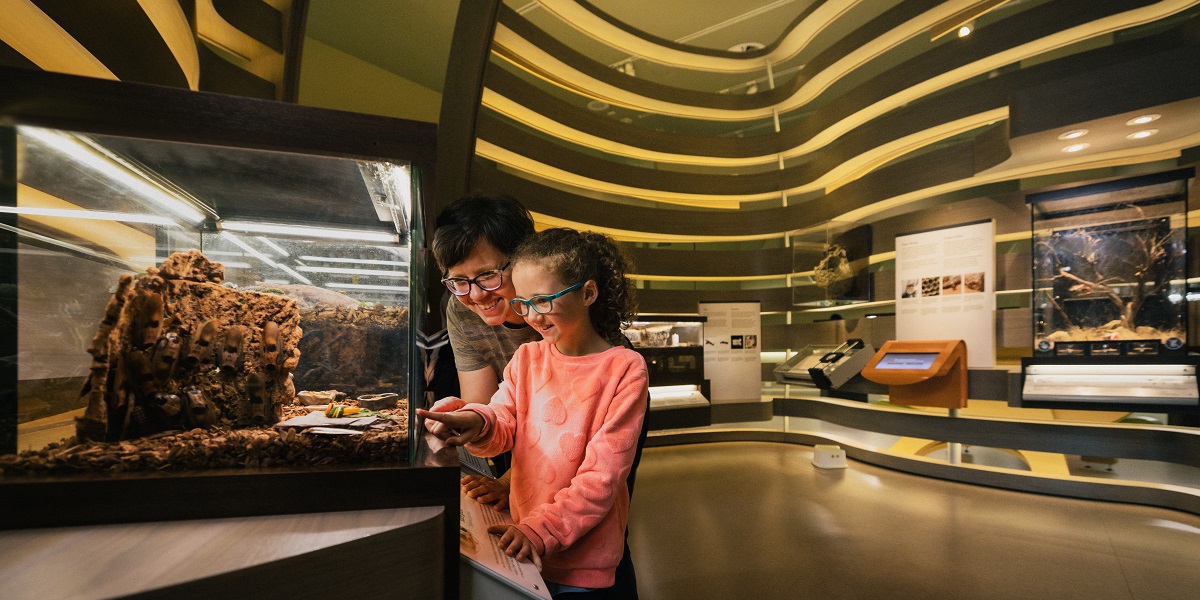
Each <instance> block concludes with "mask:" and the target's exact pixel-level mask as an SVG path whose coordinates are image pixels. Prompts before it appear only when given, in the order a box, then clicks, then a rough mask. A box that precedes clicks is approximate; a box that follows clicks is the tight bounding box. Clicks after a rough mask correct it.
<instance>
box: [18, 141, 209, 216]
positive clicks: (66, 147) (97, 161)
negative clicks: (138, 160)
mask: <svg viewBox="0 0 1200 600" xmlns="http://www.w3.org/2000/svg"><path fill="white" fill-rule="evenodd" d="M20 133H21V135H22V136H25V137H28V138H33V139H35V140H37V141H39V142H41V143H42V144H44V145H46V146H47V147H49V148H51V149H52V150H55V151H57V152H59V153H60V154H62V155H64V156H66V157H67V158H70V159H71V160H73V161H75V162H76V163H78V164H79V165H81V166H84V167H87V168H89V169H91V170H93V171H95V172H97V173H100V174H101V175H104V176H105V177H107V178H108V179H110V180H112V181H114V182H117V183H119V184H121V185H123V186H125V187H127V188H129V189H130V190H131V191H132V192H134V193H135V194H137V195H138V196H140V197H141V198H143V199H145V200H148V201H150V202H152V203H153V204H156V205H158V206H161V207H162V208H165V209H167V210H169V211H171V212H172V213H174V214H176V215H179V216H180V217H183V218H184V219H185V220H187V222H189V223H200V222H201V221H203V220H204V215H202V214H200V212H199V211H197V210H196V209H194V208H192V207H190V206H188V205H187V204H184V203H183V202H181V201H180V200H179V199H177V198H175V197H174V196H172V195H171V194H169V193H167V192H166V191H164V190H163V189H162V188H160V187H158V186H155V185H152V184H151V183H150V182H148V181H146V180H145V179H143V178H141V177H139V176H137V175H134V174H133V173H130V172H129V171H127V170H125V169H123V168H121V167H118V166H117V165H115V164H113V163H111V162H109V161H108V160H105V159H104V158H101V157H100V156H98V155H97V154H96V153H95V152H93V151H92V150H91V149H90V148H88V147H87V146H86V145H84V144H82V143H81V142H79V141H78V140H76V139H75V138H74V137H73V136H70V135H68V134H65V133H59V132H56V131H51V130H49V129H40V128H37V127H22V128H21V129H20Z"/></svg>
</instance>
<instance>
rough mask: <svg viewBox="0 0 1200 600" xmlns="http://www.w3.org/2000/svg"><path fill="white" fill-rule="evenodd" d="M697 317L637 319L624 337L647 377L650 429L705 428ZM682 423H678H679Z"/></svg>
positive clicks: (706, 403) (701, 345)
mask: <svg viewBox="0 0 1200 600" xmlns="http://www.w3.org/2000/svg"><path fill="white" fill-rule="evenodd" d="M706 320H707V319H706V318H705V317H700V316H670V315H668V316H639V317H637V319H636V320H635V321H634V322H633V323H631V324H630V325H629V327H628V328H627V329H626V330H625V337H626V338H628V339H629V341H630V343H632V344H633V348H634V350H637V351H638V353H639V354H641V355H642V356H643V357H644V358H645V359H646V369H647V371H648V372H649V375H650V410H651V415H650V416H649V417H648V419H649V421H648V423H649V426H650V427H651V428H652V429H660V428H664V427H666V426H667V425H665V424H664V423H665V421H664V420H663V418H661V417H660V415H662V414H663V413H662V411H664V409H666V410H669V411H670V415H669V416H670V419H668V420H669V421H670V422H671V423H672V426H675V427H683V426H696V425H707V424H708V420H709V418H710V417H709V413H708V406H709V400H708V398H709V396H710V394H711V392H710V389H709V380H708V379H705V377H704V322H705V321H706ZM681 419H682V420H681Z"/></svg>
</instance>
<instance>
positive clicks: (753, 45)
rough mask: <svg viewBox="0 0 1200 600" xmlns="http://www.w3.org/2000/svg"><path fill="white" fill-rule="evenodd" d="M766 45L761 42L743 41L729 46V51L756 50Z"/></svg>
mask: <svg viewBox="0 0 1200 600" xmlns="http://www.w3.org/2000/svg"><path fill="white" fill-rule="evenodd" d="M763 48H766V46H765V45H763V44H761V43H759V42H742V43H740V44H734V45H732V46H730V47H729V52H753V51H754V50H762V49H763Z"/></svg>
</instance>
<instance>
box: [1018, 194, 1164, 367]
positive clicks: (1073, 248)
mask: <svg viewBox="0 0 1200 600" xmlns="http://www.w3.org/2000/svg"><path fill="white" fill-rule="evenodd" d="M1163 179H1164V178H1163V177H1150V178H1143V179H1136V180H1132V181H1131V182H1129V183H1124V182H1114V184H1113V185H1108V186H1086V187H1083V188H1079V191H1080V192H1081V193H1078V194H1072V193H1071V191H1070V190H1067V191H1065V192H1062V193H1053V194H1041V195H1031V196H1030V204H1031V209H1032V218H1033V238H1032V241H1033V280H1034V298H1033V301H1034V311H1033V315H1034V348H1035V352H1036V353H1037V354H1039V355H1055V356H1096V357H1101V356H1110V357H1111V356H1126V355H1146V354H1159V353H1167V352H1182V351H1186V348H1187V304H1186V281H1187V274H1186V260H1185V259H1186V231H1187V189H1186V179H1169V178H1167V180H1166V181H1164V180H1163Z"/></svg>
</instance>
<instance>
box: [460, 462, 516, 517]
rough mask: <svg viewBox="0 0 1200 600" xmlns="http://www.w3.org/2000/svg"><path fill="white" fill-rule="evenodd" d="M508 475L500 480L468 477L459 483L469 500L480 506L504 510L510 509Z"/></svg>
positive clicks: (477, 476)
mask: <svg viewBox="0 0 1200 600" xmlns="http://www.w3.org/2000/svg"><path fill="white" fill-rule="evenodd" d="M508 473H512V471H511V470H510V471H509V472H508ZM508 473H505V474H504V476H503V477H501V478H499V479H492V478H490V477H480V476H479V475H467V476H465V477H463V478H462V479H461V480H460V481H459V483H461V484H462V489H463V491H464V492H466V494H467V497H468V498H474V499H475V501H476V502H478V503H480V504H492V505H493V506H494V507H495V508H496V510H504V509H506V508H508V490H509V483H508V479H509V475H508Z"/></svg>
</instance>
